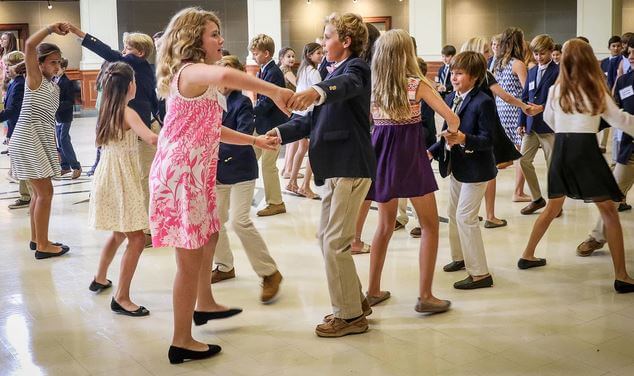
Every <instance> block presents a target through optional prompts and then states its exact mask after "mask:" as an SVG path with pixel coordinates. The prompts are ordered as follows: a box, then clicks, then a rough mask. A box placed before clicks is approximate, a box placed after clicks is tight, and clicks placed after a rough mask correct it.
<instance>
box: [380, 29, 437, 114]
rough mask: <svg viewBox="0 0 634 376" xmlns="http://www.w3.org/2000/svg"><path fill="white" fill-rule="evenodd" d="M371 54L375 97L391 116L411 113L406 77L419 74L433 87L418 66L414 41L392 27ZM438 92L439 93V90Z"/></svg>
mask: <svg viewBox="0 0 634 376" xmlns="http://www.w3.org/2000/svg"><path fill="white" fill-rule="evenodd" d="M374 48H375V50H374V57H373V58H372V101H373V102H374V105H376V106H378V108H380V109H381V110H383V111H384V112H385V113H386V114H387V115H388V116H389V117H390V118H391V119H394V120H397V121H398V120H407V119H409V118H411V117H412V112H411V108H410V103H409V98H408V96H407V79H408V78H412V77H413V78H418V79H420V80H421V83H422V84H425V85H428V86H429V88H430V89H432V92H433V93H436V90H433V86H432V84H431V82H430V81H429V80H428V79H427V78H425V76H424V75H423V73H422V72H421V71H420V68H419V67H418V60H417V58H416V52H415V51H414V43H413V42H412V38H411V37H410V35H409V33H408V32H407V31H405V30H400V29H396V30H389V31H387V32H386V33H385V34H383V35H381V37H379V39H378V40H377V41H376V43H375V44H374ZM436 95H438V94H437V93H436Z"/></svg>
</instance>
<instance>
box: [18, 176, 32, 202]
mask: <svg viewBox="0 0 634 376" xmlns="http://www.w3.org/2000/svg"><path fill="white" fill-rule="evenodd" d="M20 200H22V201H31V186H30V184H29V182H28V181H26V180H20Z"/></svg>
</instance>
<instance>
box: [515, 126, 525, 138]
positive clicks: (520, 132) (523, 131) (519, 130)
mask: <svg viewBox="0 0 634 376" xmlns="http://www.w3.org/2000/svg"><path fill="white" fill-rule="evenodd" d="M525 133H526V127H524V126H522V125H521V126H519V127H517V134H519V135H520V136H522V137H523V136H524V134H525Z"/></svg>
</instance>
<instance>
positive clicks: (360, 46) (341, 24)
mask: <svg viewBox="0 0 634 376" xmlns="http://www.w3.org/2000/svg"><path fill="white" fill-rule="evenodd" d="M326 24H330V25H332V26H334V28H335V30H337V34H338V36H339V40H340V41H342V42H343V40H344V39H345V38H346V37H350V47H349V48H350V52H352V54H353V55H355V56H361V53H362V52H363V50H364V49H365V46H366V44H367V43H368V27H367V26H366V25H365V23H364V22H363V18H362V17H361V16H359V15H358V14H354V13H344V14H342V15H339V14H337V13H333V14H331V15H330V16H328V18H326Z"/></svg>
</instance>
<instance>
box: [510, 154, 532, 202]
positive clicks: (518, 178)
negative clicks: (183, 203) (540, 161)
mask: <svg viewBox="0 0 634 376" xmlns="http://www.w3.org/2000/svg"><path fill="white" fill-rule="evenodd" d="M513 164H514V165H515V191H514V193H513V201H520V202H528V201H531V198H530V196H528V195H527V194H526V193H524V183H525V182H526V179H525V178H524V172H522V167H521V166H520V161H519V160H516V161H515V162H513Z"/></svg>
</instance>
